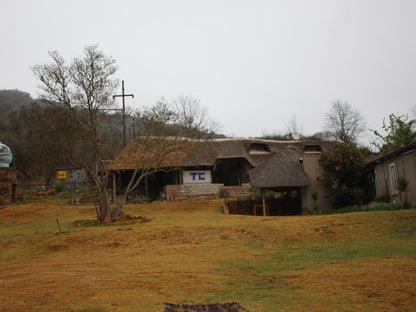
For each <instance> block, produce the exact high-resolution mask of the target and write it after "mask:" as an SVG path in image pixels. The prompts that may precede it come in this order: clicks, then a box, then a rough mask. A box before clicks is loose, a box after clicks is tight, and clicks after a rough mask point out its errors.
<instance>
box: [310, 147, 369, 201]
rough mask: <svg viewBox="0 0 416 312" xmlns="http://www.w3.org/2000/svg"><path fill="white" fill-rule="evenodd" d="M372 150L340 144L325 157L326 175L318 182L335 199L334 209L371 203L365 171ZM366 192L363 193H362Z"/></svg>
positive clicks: (323, 160) (322, 161) (366, 172)
mask: <svg viewBox="0 0 416 312" xmlns="http://www.w3.org/2000/svg"><path fill="white" fill-rule="evenodd" d="M368 156H369V150H368V149H367V148H364V147H358V146H357V145H355V144H338V145H336V146H335V147H333V148H331V149H330V150H329V151H328V152H326V153H325V154H324V155H322V158H321V160H320V163H321V165H322V166H323V168H324V170H325V172H324V173H323V174H322V175H321V176H320V177H318V181H319V182H321V184H322V185H323V186H324V187H325V189H326V191H327V194H328V195H329V196H330V197H331V198H333V205H334V208H341V207H345V206H349V205H353V204H357V203H360V202H361V203H362V202H363V201H364V199H363V196H362V195H359V194H362V193H361V192H364V194H365V196H364V198H365V201H369V200H371V194H372V192H371V184H370V182H369V178H368V173H369V172H368V169H367V168H366V159H367V157H368ZM362 190H364V191H362Z"/></svg>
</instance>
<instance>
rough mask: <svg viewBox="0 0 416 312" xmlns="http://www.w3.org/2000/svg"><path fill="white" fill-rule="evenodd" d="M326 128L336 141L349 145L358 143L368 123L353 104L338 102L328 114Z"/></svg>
mask: <svg viewBox="0 0 416 312" xmlns="http://www.w3.org/2000/svg"><path fill="white" fill-rule="evenodd" d="M325 127H326V130H329V131H331V132H332V133H333V134H334V136H335V138H336V139H338V140H341V141H344V142H345V143H347V144H349V143H356V142H357V140H358V138H359V136H360V134H361V133H362V132H363V131H364V130H365V129H366V121H365V119H364V117H363V116H362V115H361V113H360V112H359V111H358V110H354V109H353V108H352V106H351V104H349V103H348V102H342V101H341V100H337V101H335V102H334V103H332V105H331V108H330V109H329V111H328V112H327V113H326V116H325Z"/></svg>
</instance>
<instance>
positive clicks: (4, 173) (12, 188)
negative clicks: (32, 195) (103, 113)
mask: <svg viewBox="0 0 416 312" xmlns="http://www.w3.org/2000/svg"><path fill="white" fill-rule="evenodd" d="M16 184H17V178H16V172H15V171H14V170H12V169H10V168H4V167H0V206H5V205H10V204H11V203H14V202H16V194H15V193H16Z"/></svg>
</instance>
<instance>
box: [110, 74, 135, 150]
mask: <svg viewBox="0 0 416 312" xmlns="http://www.w3.org/2000/svg"><path fill="white" fill-rule="evenodd" d="M126 96H131V97H132V98H134V95H133V94H124V80H122V81H121V94H117V95H113V99H115V98H116V97H121V98H122V99H123V109H122V110H123V143H124V146H126V145H127V140H126V104H125V102H124V98H125V97H126Z"/></svg>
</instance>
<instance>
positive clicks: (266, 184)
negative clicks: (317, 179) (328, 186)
mask: <svg viewBox="0 0 416 312" xmlns="http://www.w3.org/2000/svg"><path fill="white" fill-rule="evenodd" d="M301 157H302V151H301V150H299V149H298V148H286V149H285V150H283V151H281V152H280V153H278V154H277V155H275V156H274V157H272V158H271V159H269V160H268V161H266V162H265V163H264V164H261V165H259V166H258V167H256V168H254V169H252V170H251V171H250V172H249V176H250V184H251V185H252V186H254V187H262V188H278V187H299V186H308V185H310V181H309V177H308V175H307V174H306V173H305V170H304V169H303V165H302V164H301V162H300V158H301Z"/></svg>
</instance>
